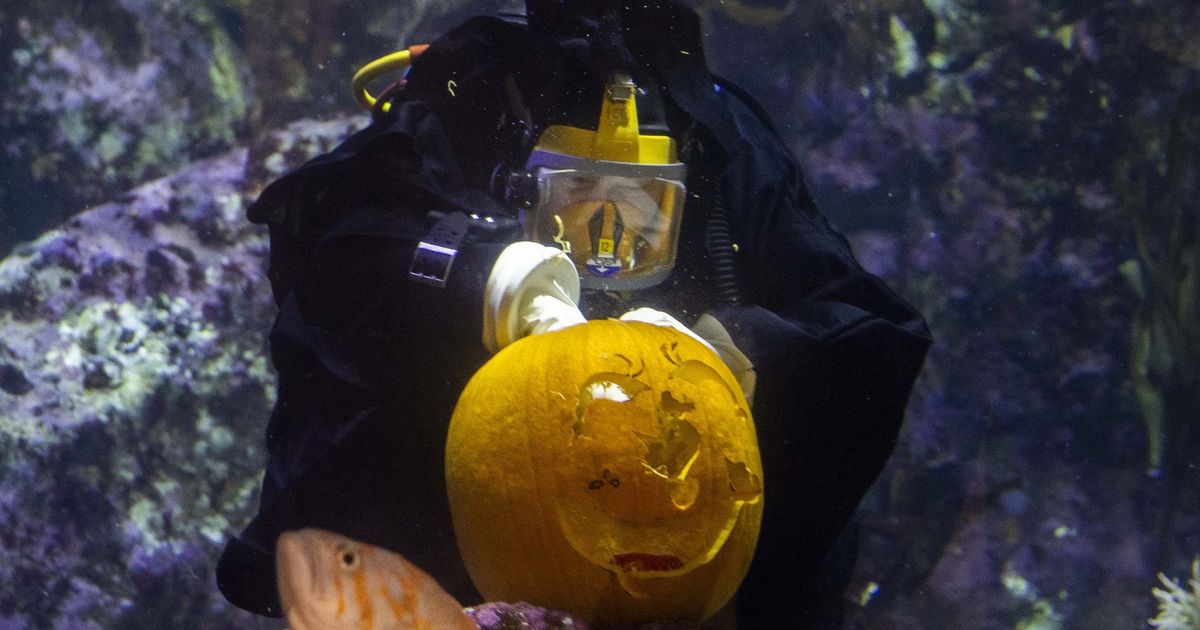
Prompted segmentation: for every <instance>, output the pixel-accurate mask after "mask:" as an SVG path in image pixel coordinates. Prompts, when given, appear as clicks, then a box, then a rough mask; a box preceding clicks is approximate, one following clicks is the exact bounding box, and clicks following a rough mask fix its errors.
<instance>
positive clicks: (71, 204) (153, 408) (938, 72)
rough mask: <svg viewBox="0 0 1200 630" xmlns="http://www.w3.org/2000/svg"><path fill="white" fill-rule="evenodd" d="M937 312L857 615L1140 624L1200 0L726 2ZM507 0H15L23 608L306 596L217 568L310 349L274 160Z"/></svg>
mask: <svg viewBox="0 0 1200 630" xmlns="http://www.w3.org/2000/svg"><path fill="white" fill-rule="evenodd" d="M695 6H697V7H698V8H699V10H700V12H701V13H702V15H703V17H704V20H705V30H706V36H707V38H708V40H707V45H708V54H709V58H710V60H711V62H712V63H713V65H714V66H715V69H716V71H717V72H718V73H719V74H722V75H724V76H727V77H731V78H733V79H734V80H735V81H736V82H737V83H739V84H741V85H742V86H743V87H744V88H746V89H747V90H748V91H750V92H751V93H753V94H755V95H756V96H758V97H759V98H760V100H761V101H762V102H763V104H764V106H765V107H766V108H767V110H769V112H770V113H771V114H772V116H773V117H774V118H775V120H776V122H777V123H778V126H779V127H780V129H781V131H782V132H783V134H784V135H785V136H786V137H787V139H788V141H789V142H790V144H791V146H792V148H793V149H794V151H795V152H796V154H797V156H798V157H799V158H800V160H801V163H802V164H803V165H804V167H805V169H806V176H807V179H808V181H809V184H810V186H811V187H812V189H813V191H814V194H815V195H816V197H817V198H818V201H819V203H820V204H821V206H822V209H823V211H824V212H825V213H826V214H828V215H829V216H830V218H831V219H832V221H833V222H834V223H835V224H836V225H837V226H838V227H839V228H841V229H842V230H843V231H844V232H846V233H847V235H848V236H849V238H850V239H851V241H852V243H853V244H854V246H855V248H856V251H857V253H858V255H859V256H860V258H861V259H862V261H863V263H864V264H865V265H866V266H867V267H868V268H869V269H870V270H872V271H873V272H875V273H877V274H878V275H880V276H882V277H883V278H885V279H886V280H887V281H888V282H889V283H890V284H891V285H892V286H893V287H895V288H896V289H897V290H898V291H899V292H900V293H901V294H903V295H904V296H905V297H906V298H907V299H908V300H909V301H911V302H913V303H914V304H916V305H917V306H918V307H919V308H920V309H921V310H922V312H924V313H925V314H926V316H927V317H928V319H929V322H930V324H931V326H932V327H933V329H934V332H935V336H936V338H937V344H936V345H935V347H934V348H933V349H932V351H931V355H930V359H929V362H928V364H927V368H926V370H925V372H924V374H923V375H922V378H921V380H920V382H919V383H918V386H917V390H916V391H915V393H914V396H913V399H912V402H911V405H910V408H909V414H908V419H907V424H906V428H905V430H904V432H903V435H902V441H901V444H900V445H899V447H898V449H897V452H896V454H895V456H894V458H893V460H892V462H891V463H890V465H889V467H888V469H887V470H886V472H885V473H884V475H883V477H882V478H881V479H880V480H879V482H878V483H877V484H876V486H875V488H874V489H873V491H872V492H871V494H870V495H869V496H868V498H867V499H866V501H865V502H864V503H863V505H862V506H861V508H860V511H859V518H858V520H859V522H860V523H861V531H862V552H861V554H860V559H859V561H858V564H857V566H856V570H855V578H854V582H853V583H852V586H851V590H850V592H848V593H847V594H846V603H847V606H848V607H849V610H850V619H851V622H850V626H851V627H854V628H880V629H891V628H895V629H923V628H928V629H942V628H986V629H990V628H1133V627H1145V625H1146V624H1145V621H1146V619H1147V618H1149V617H1151V616H1153V615H1154V614H1155V602H1154V598H1153V597H1152V595H1151V588H1152V587H1154V586H1155V585H1157V580H1156V577H1155V576H1156V574H1157V573H1158V572H1160V571H1161V572H1165V573H1166V574H1168V575H1171V576H1176V577H1182V576H1185V575H1186V574H1187V573H1188V572H1189V571H1190V565H1191V562H1192V558H1193V557H1195V556H1197V555H1200V464H1198V460H1200V418H1198V417H1197V416H1198V415H1200V411H1198V410H1200V400H1198V398H1200V308H1198V306H1197V299H1198V296H1200V270H1198V269H1200V223H1198V220H1197V213H1198V205H1200V202H1198V201H1197V200H1198V198H1200V194H1198V193H1200V187H1198V181H1197V167H1198V166H1200V7H1198V6H1197V5H1196V4H1195V3H1194V2H1190V1H1187V0H1178V1H1174V2H1168V1H1160V2H1153V1H1143V2H1128V1H1124V2H1115V1H1103V0H1101V1H1094V2H1084V1H1077V0H1059V1H1053V2H1052V1H1038V0H1008V1H1006V2H996V3H988V2H973V1H967V0H962V1H955V0H926V1H925V2H920V1H915V0H863V1H858V2H833V1H824V0H811V1H799V0H798V1H796V2H791V3H788V2H780V1H776V2H770V1H762V2H757V3H755V2H749V1H744V2H735V1H732V0H729V1H726V2H720V1H718V0H706V1H704V2H697V3H695ZM498 8H500V5H499V4H497V3H489V2H474V3H468V2H429V1H415V2H390V3H367V2H360V1H340V2H339V1H321V0H296V1H291V2H283V1H281V0H263V1H260V2H252V3H246V2H238V1H236V0H221V1H218V2H198V1H193V0H168V1H165V2H147V1H144V0H100V1H96V2H87V3H77V2H71V1H60V0H37V1H34V0H8V1H6V2H5V3H4V4H3V6H0V83H2V89H3V91H2V92H0V149H2V150H0V255H4V256H7V258H6V259H5V260H4V261H3V263H0V627H4V628H7V627H14V628H19V627H39V628H40V627H45V628H50V627H71V628H76V627H80V628H84V627H130V628H167V627H175V628H187V627H202V628H239V627H256V626H257V627H270V626H271V624H267V623H264V622H261V621H257V620H254V619H252V618H251V617H249V616H248V615H245V614H243V613H240V612H239V611H236V610H233V609H232V608H231V607H229V606H228V605H227V604H226V603H225V602H224V600H223V599H221V598H220V596H219V595H218V594H216V590H215V585H214V584H213V579H212V566H213V564H214V562H215V558H216V554H217V553H218V552H219V549H220V544H221V541H222V540H223V539H224V537H225V535H226V534H227V533H229V532H230V531H232V530H233V529H236V528H237V527H239V526H240V525H241V524H242V523H244V522H245V520H246V519H247V517H248V516H249V512H250V510H251V509H252V508H253V506H254V504H255V499H256V497H255V494H254V493H255V492H256V487H257V479H258V476H259V475H260V474H261V467H262V462H263V454H262V453H261V451H260V449H259V445H260V438H261V435H262V431H263V426H264V424H265V421H266V418H267V415H268V412H269V407H270V404H271V401H272V399H273V395H274V392H273V380H272V375H271V372H270V370H269V367H268V366H267V364H266V363H265V361H264V356H265V352H264V340H263V336H264V332H265V331H266V329H267V327H268V325H269V321H270V318H271V316H272V310H271V309H272V307H271V305H270V304H269V300H268V295H267V287H266V284H265V282H264V280H263V276H262V264H263V262H264V255H265V246H266V245H265V239H264V235H263V234H262V233H261V232H259V231H257V230H255V229H252V228H251V226H250V225H248V224H247V223H246V222H245V221H244V219H243V218H242V212H243V210H244V205H245V203H247V201H248V200H252V199H253V198H254V195H255V194H256V193H257V191H258V190H260V189H261V187H262V186H263V185H264V184H265V183H266V182H268V181H270V179H272V178H274V177H276V176H278V175H279V174H281V173H282V172H284V171H285V170H287V169H288V168H291V167H294V166H295V165H297V164H299V163H300V162H302V161H303V160H304V159H306V158H308V157H310V156H312V155H314V154H315V153H316V152H319V151H322V150H327V149H328V148H329V147H331V146H332V145H333V144H334V143H336V142H337V141H338V140H339V139H340V138H341V137H343V136H344V135H345V134H346V133H347V132H348V131H349V130H350V129H352V128H354V127H355V126H356V125H360V124H362V118H361V116H359V115H358V113H357V112H355V110H354V105H353V102H352V101H351V99H350V97H349V94H348V89H347V85H348V80H349V77H350V75H351V74H352V73H353V71H354V70H355V69H357V68H358V67H359V66H360V65H361V64H363V63H365V62H366V61H369V60H370V59H373V58H375V57H377V56H379V55H381V54H383V53H385V52H388V51H390V50H393V49H394V48H396V47H397V46H398V45H401V44H404V45H407V44H412V43H417V42H427V41H431V40H432V39H433V38H435V37H436V35H437V34H438V33H440V32H443V31H444V30H446V29H447V28H449V27H450V26H452V25H454V24H457V23H458V22H460V21H461V20H462V19H463V18H465V17H467V16H469V15H472V14H487V13H492V12H494V11H495V10H497V9H498Z"/></svg>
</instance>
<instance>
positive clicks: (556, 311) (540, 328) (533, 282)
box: [483, 241, 585, 352]
mask: <svg viewBox="0 0 1200 630" xmlns="http://www.w3.org/2000/svg"><path fill="white" fill-rule="evenodd" d="M578 301H579V272H578V271H576V269H575V263H573V262H571V259H570V258H568V257H567V255H566V254H564V253H563V252H562V251H561V250H559V249H556V248H554V247H547V246H545V245H542V244H541V243H534V242H532V241H518V242H516V243H513V244H512V245H509V246H508V247H505V248H504V251H502V252H500V256H499V258H497V259H496V263H495V264H494V265H492V272H491V274H490V275H488V279H487V283H486V284H485V285H484V289H483V344H484V345H485V346H487V348H488V350H490V351H492V352H498V351H499V350H500V349H501V348H503V347H504V346H507V345H508V344H510V343H512V342H514V341H516V340H518V339H520V338H521V337H525V336H527V335H535V334H538V333H543V332H548V331H551V330H558V329H560V328H566V327H567V326H573V325H575V324H581V323H583V322H584V321H585V319H584V317H583V314H582V313H580V312H579V307H578V306H577V303H578Z"/></svg>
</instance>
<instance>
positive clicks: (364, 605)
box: [275, 529, 479, 630]
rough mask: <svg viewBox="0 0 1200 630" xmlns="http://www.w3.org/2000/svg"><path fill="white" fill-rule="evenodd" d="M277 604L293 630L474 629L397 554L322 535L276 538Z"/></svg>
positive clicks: (288, 534)
mask: <svg viewBox="0 0 1200 630" xmlns="http://www.w3.org/2000/svg"><path fill="white" fill-rule="evenodd" d="M275 562H276V574H277V576H278V583H279V598H280V601H281V602H282V603H283V610H284V613H285V614H286V616H287V621H288V624H289V627H290V628H291V630H410V629H411V630H418V629H420V630H443V629H444V630H479V626H478V625H477V624H476V623H475V622H474V621H473V620H472V619H471V618H470V617H468V616H467V614H466V613H464V612H463V609H462V606H461V605H459V603H458V602H457V601H455V599H454V597H452V596H451V595H450V594H449V593H447V592H446V591H445V590H443V589H442V587H441V586H440V585H439V584H438V583H437V582H436V581H434V579H433V578H431V577H429V575H428V574H427V573H425V572H424V571H422V570H420V569H418V568H417V567H416V566H415V565H413V564H412V563H411V562H409V561H408V560H405V559H404V558H402V557H401V556H400V555H399V554H395V553H392V552H390V551H388V550H386V549H383V548H380V547H375V546H372V545H368V544H366V543H360V542H357V541H354V540H351V539H349V538H346V537H345V536H339V535H338V534H334V533H333V532H328V531H325V530H321V529H303V530H299V531H294V532H284V533H283V534H280V536H279V541H278V542H277V543H276V544H275Z"/></svg>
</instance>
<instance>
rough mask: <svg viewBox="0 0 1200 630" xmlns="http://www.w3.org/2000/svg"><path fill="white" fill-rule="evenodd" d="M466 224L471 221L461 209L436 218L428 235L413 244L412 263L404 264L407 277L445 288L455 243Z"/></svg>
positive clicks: (463, 233) (451, 264)
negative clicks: (406, 269)
mask: <svg viewBox="0 0 1200 630" xmlns="http://www.w3.org/2000/svg"><path fill="white" fill-rule="evenodd" d="M470 226H471V220H470V219H468V218H467V215H465V214H463V213H461V212H453V213H450V214H447V215H445V216H443V217H442V218H440V219H438V221H437V223H435V224H434V226H433V229H431V230H429V234H426V235H425V238H424V239H422V240H421V242H419V243H417V249H416V251H414V252H413V259H412V264H411V265H409V267H408V278H409V279H410V280H412V281H414V282H420V283H421V284H428V285H432V286H435V287H438V288H443V287H445V286H446V282H447V281H448V280H449V279H450V268H451V267H452V266H454V259H455V258H457V257H458V248H459V245H461V244H462V240H463V237H465V236H466V235H467V230H468V229H469V228H470Z"/></svg>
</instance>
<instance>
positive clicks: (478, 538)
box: [446, 320, 763, 626]
mask: <svg viewBox="0 0 1200 630" xmlns="http://www.w3.org/2000/svg"><path fill="white" fill-rule="evenodd" d="M497 480H501V481H500V482H497ZM446 481H447V490H448V492H449V496H450V506H451V512H452V515H453V517H454V528H455V533H456V536H457V540H458V543H459V548H460V550H461V552H462V555H463V559H464V561H465V562H466V565H467V568H468V570H469V571H470V573H471V577H472V579H473V580H474V581H475V585H476V586H477V587H478V588H479V590H480V592H481V593H482V594H483V595H484V596H485V597H486V598H487V599H489V600H504V601H519V600H532V601H538V602H539V603H543V605H547V606H550V607H553V608H558V609H562V610H567V611H570V612H572V613H574V614H576V615H578V616H579V617H581V618H583V619H585V620H588V621H597V622H599V623H602V624H605V625H618V626H636V625H641V624H643V623H646V622H649V621H653V620H655V619H664V618H673V619H681V620H684V619H690V620H694V621H701V620H703V619H705V618H707V617H709V616H711V615H712V614H714V613H715V612H716V611H717V610H718V609H720V607H721V606H722V605H724V604H725V602H726V601H728V599H729V598H730V597H731V596H732V595H733V593H734V591H735V590H736V589H737V586H738V584H739V583H740V581H741V579H742V577H743V576H744V575H745V572H746V569H747V568H748V567H749V563H750V558H751V556H752V555H753V551H754V544H755V541H756V540H757V537H758V528H759V523H760V521H761V518H762V501H761V497H762V493H763V486H762V464H761V463H760V461H759V454H758V443H757V438H756V436H755V431H754V421H753V418H752V417H751V415H750V410H749V406H748V404H747V403H746V400H745V397H744V396H743V395H742V393H741V389H740V388H739V386H738V384H737V381H736V380H735V379H734V377H733V375H732V374H730V373H729V370H728V368H726V367H725V364H724V363H722V362H721V360H720V358H718V357H717V356H716V355H715V354H714V353H713V352H712V351H711V350H710V349H709V348H707V347H705V346H704V345H702V344H700V343H699V342H697V341H696V340H694V339H692V338H691V337H689V336H687V335H685V334H683V333H680V332H679V331H676V330H674V329H670V328H665V327H660V326H654V325H650V324H644V323H640V322H620V321H614V320H602V321H591V322H587V323H585V324H580V325H577V326H572V327H570V328H566V329H563V330H560V331H556V332H551V333H545V334H540V335H534V336H531V337H526V338H524V339H521V340H519V341H517V342H515V343H513V344H511V345H509V346H508V347H506V348H505V349H503V350H502V351H500V352H499V353H498V354H496V356H494V357H493V358H492V359H491V360H490V361H489V362H488V363H487V364H486V365H484V366H483V367H482V368H481V369H480V370H479V371H478V372H477V373H476V374H475V376H474V377H473V378H472V379H471V381H470V383H469V384H468V385H467V387H466V389H465V390H464V391H463V393H462V395H461V396H460V398H459V402H458V406H457V407H456V408H455V411H454V416H453V418H452V420H451V423H450V428H449V434H448V439H447V445H446Z"/></svg>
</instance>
